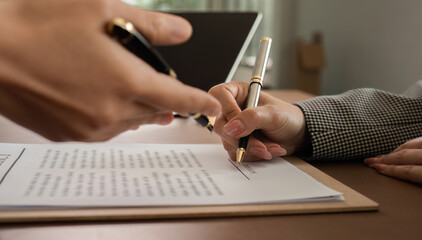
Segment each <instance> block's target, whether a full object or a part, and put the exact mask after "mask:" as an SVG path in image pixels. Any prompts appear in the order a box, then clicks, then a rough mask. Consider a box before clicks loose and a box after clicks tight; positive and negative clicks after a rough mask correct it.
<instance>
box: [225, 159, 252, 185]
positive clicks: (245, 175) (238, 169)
mask: <svg viewBox="0 0 422 240" xmlns="http://www.w3.org/2000/svg"><path fill="white" fill-rule="evenodd" d="M227 160H228V161H229V162H230V163H231V164H232V165H233V166H234V167H235V168H237V170H239V172H240V173H241V174H242V175H243V176H245V178H246V179H248V180H250V179H249V178H248V176H246V174H244V173H243V172H242V170H240V169H239V167H238V166H236V164H234V162H233V161H232V160H230V159H227Z"/></svg>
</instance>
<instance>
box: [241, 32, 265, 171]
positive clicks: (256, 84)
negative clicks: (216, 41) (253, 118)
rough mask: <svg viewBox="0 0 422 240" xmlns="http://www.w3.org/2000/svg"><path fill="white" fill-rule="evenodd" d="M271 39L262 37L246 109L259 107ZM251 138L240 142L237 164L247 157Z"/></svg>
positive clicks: (247, 137) (244, 138) (242, 139)
mask: <svg viewBox="0 0 422 240" xmlns="http://www.w3.org/2000/svg"><path fill="white" fill-rule="evenodd" d="M271 41H272V40H271V38H269V37H262V38H261V41H260V43H259V50H258V55H257V57H256V59H255V66H254V70H253V72H252V77H251V81H250V84H249V92H248V99H247V101H246V109H248V108H253V107H256V106H258V99H259V93H260V92H261V88H262V83H263V81H264V75H265V70H266V68H267V62H268V55H269V54H270V48H271ZM249 136H250V135H248V136H246V137H242V138H240V140H239V147H238V148H237V151H236V162H237V164H241V163H242V161H243V158H244V157H245V153H246V147H247V146H248V141H249Z"/></svg>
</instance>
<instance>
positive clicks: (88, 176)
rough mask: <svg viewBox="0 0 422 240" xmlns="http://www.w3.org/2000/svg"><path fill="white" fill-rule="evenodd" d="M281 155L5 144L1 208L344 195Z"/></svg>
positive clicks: (201, 148)
mask: <svg viewBox="0 0 422 240" xmlns="http://www.w3.org/2000/svg"><path fill="white" fill-rule="evenodd" d="M342 199H343V198H342V196H341V193H339V192H336V191H334V190H332V189H330V188H328V187H326V186H325V185H323V184H321V183H319V182H318V181H316V180H315V179H313V178H312V177H310V176H309V175H307V174H306V173H304V172H302V171H300V170H299V169H297V168H296V167H294V166H293V165H291V164H290V163H289V162H287V161H285V160H284V159H282V158H275V159H273V160H272V161H259V162H246V163H243V165H240V166H238V165H236V164H235V163H234V162H232V161H231V160H229V159H228V157H227V153H226V152H225V151H224V149H223V148H222V146H221V145H216V144H206V145H204V144H190V145H185V144H171V145H169V144H0V207H1V208H20V207H25V208H27V207H55V208H57V207H108V206H110V207H111V206H118V207H124V206H198V205H230V204H251V203H283V202H304V201H340V200H342Z"/></svg>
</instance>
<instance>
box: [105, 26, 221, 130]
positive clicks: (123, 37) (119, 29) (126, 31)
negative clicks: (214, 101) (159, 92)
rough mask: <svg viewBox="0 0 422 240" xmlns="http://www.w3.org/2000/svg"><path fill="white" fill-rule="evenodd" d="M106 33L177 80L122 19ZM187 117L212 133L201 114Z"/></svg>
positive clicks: (206, 120) (192, 114)
mask: <svg viewBox="0 0 422 240" xmlns="http://www.w3.org/2000/svg"><path fill="white" fill-rule="evenodd" d="M106 31H107V33H108V34H110V35H111V36H112V37H113V38H115V39H117V40H118V41H119V42H120V43H121V44H122V45H123V46H124V47H125V48H126V49H127V50H129V51H130V52H131V53H133V54H134V55H136V56H137V57H139V58H140V59H142V60H143V61H145V62H146V63H148V64H149V65H150V66H151V67H153V68H154V69H155V70H156V71H157V72H160V73H164V74H167V75H169V76H171V77H173V78H175V79H176V78H177V75H176V72H175V71H174V70H173V69H172V68H171V67H170V66H169V64H168V63H167V62H166V61H165V60H164V58H163V57H162V56H161V55H160V54H159V53H158V51H157V50H155V49H154V48H153V47H152V46H151V44H150V43H149V42H148V41H147V40H146V39H145V38H144V37H143V36H142V34H141V33H140V32H138V31H137V30H136V29H135V27H134V26H133V24H132V23H130V22H128V21H126V20H124V19H122V18H114V19H112V20H111V21H109V22H108V23H107V26H106ZM181 57H183V56H181ZM164 87H165V86H164ZM188 115H189V116H191V117H192V118H193V119H195V120H196V121H197V122H198V123H199V124H200V125H201V126H203V127H205V128H206V129H208V130H209V131H210V132H212V130H213V126H212V124H211V122H210V121H209V119H208V117H207V116H205V115H203V114H201V113H189V114H188Z"/></svg>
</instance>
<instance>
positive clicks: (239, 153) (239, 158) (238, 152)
mask: <svg viewBox="0 0 422 240" xmlns="http://www.w3.org/2000/svg"><path fill="white" fill-rule="evenodd" d="M245 152H246V151H245V149H244V148H238V149H237V150H236V163H237V164H238V165H240V164H241V163H242V161H243V158H244V157H245Z"/></svg>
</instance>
